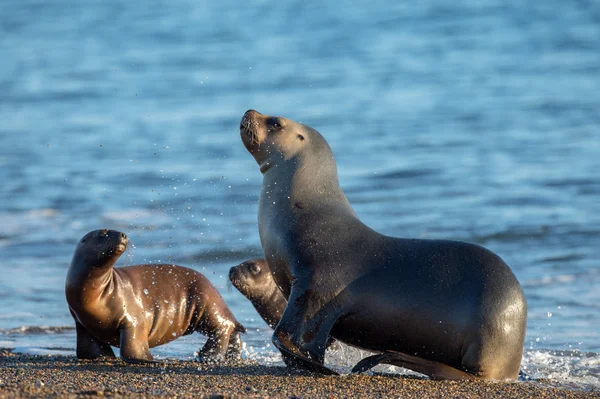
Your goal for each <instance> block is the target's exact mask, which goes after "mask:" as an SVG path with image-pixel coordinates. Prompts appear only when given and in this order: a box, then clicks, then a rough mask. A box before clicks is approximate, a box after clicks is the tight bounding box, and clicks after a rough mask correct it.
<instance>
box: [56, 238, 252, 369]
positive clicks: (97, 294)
mask: <svg viewBox="0 0 600 399" xmlns="http://www.w3.org/2000/svg"><path fill="white" fill-rule="evenodd" d="M127 243H128V238H127V236H126V235H125V234H124V233H121V232H118V231H115V230H106V229H104V230H95V231H92V232H90V233H88V234H86V235H85V236H84V237H83V238H82V239H81V241H79V243H78V244H77V248H76V249H75V254H74V255H73V259H72V261H71V265H70V267H69V271H68V273H67V281H66V285H65V293H66V297H67V303H68V305H69V310H70V311H71V315H72V316H73V319H75V326H76V332H77V357H78V358H79V359H94V358H98V357H115V355H114V353H113V351H112V349H111V347H110V346H116V347H119V348H120V352H121V358H122V359H123V360H125V361H127V362H133V363H139V362H148V361H153V360H152V355H151V354H150V348H153V347H155V346H158V345H162V344H166V343H167V342H170V341H172V340H174V339H176V338H178V337H180V336H182V335H187V334H191V333H193V332H194V331H197V332H199V333H202V334H205V335H207V336H208V340H207V341H206V344H205V345H204V347H203V348H202V349H201V350H200V352H199V358H200V360H203V361H209V360H211V361H213V360H220V359H222V358H223V357H225V356H227V357H231V358H239V357H240V354H241V341H240V332H245V331H246V330H245V328H244V327H243V326H242V325H241V324H240V323H238V322H237V320H236V319H235V317H234V316H233V314H232V313H231V311H230V310H229V308H228V307H227V305H226V304H225V302H224V301H223V298H221V295H220V294H219V292H218V291H217V289H216V288H215V287H214V286H213V285H212V284H211V283H210V281H208V279H207V278H206V277H204V276H203V275H202V274H200V273H198V272H197V271H195V270H192V269H188V268H186V267H182V266H176V265H166V264H157V265H135V266H128V267H121V268H113V266H114V264H115V262H116V261H117V259H119V257H120V256H121V254H123V252H124V251H125V249H126V248H127Z"/></svg>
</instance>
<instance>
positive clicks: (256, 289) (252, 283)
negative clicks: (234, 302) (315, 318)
mask: <svg viewBox="0 0 600 399" xmlns="http://www.w3.org/2000/svg"><path fill="white" fill-rule="evenodd" d="M229 281H231V283H232V284H233V286H234V287H235V288H237V289H238V291H240V292H241V293H242V294H243V295H244V296H245V297H246V298H248V299H249V300H250V302H252V305H253V306H254V308H255V309H256V311H257V312H258V314H259V315H260V317H262V319H263V320H264V321H265V322H266V323H267V324H268V325H269V327H271V328H275V326H277V323H279V320H280V319H281V315H282V314H283V311H284V310H285V307H286V305H287V301H286V300H285V298H284V296H283V294H282V293H281V291H280V290H279V288H278V287H277V284H275V280H273V276H272V275H271V269H269V265H268V264H267V261H265V260H264V259H252V260H248V261H246V262H243V263H240V264H239V265H237V266H234V267H232V268H231V269H230V270H229Z"/></svg>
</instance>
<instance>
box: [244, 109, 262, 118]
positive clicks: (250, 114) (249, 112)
mask: <svg viewBox="0 0 600 399" xmlns="http://www.w3.org/2000/svg"><path fill="white" fill-rule="evenodd" d="M254 114H256V115H262V114H261V113H260V112H258V111H255V110H253V109H249V110H248V111H246V113H245V114H244V116H248V117H250V116H254Z"/></svg>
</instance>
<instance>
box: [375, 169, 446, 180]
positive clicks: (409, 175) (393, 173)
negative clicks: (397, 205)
mask: <svg viewBox="0 0 600 399" xmlns="http://www.w3.org/2000/svg"><path fill="white" fill-rule="evenodd" d="M437 174H440V170H439V169H397V170H390V171H386V172H381V173H377V174H375V175H374V177H375V178H376V179H384V180H388V179H393V180H396V179H414V178H421V177H425V176H432V175H437ZM368 178H369V179H371V178H373V175H369V176H368Z"/></svg>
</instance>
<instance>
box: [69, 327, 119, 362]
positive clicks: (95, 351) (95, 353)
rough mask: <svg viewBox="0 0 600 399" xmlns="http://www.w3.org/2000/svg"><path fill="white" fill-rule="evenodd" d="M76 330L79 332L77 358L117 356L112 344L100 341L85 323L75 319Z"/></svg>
mask: <svg viewBox="0 0 600 399" xmlns="http://www.w3.org/2000/svg"><path fill="white" fill-rule="evenodd" d="M75 331H76V333H77V350H76V354H77V359H98V358H115V357H116V356H115V353H114V352H113V350H112V348H111V347H110V345H108V344H105V343H104V342H102V341H99V340H98V339H97V338H96V337H94V336H93V335H92V334H90V333H89V332H88V330H86V329H85V327H84V326H83V325H81V324H80V323H79V322H78V321H75Z"/></svg>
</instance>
